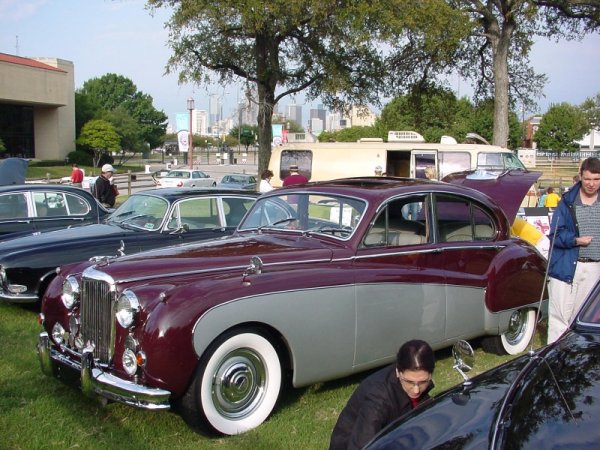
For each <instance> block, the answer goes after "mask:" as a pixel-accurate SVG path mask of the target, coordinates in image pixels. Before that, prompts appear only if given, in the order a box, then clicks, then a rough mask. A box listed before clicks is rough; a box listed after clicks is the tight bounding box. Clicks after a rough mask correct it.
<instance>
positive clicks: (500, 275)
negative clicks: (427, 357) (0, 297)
mask: <svg viewBox="0 0 600 450" xmlns="http://www.w3.org/2000/svg"><path fill="white" fill-rule="evenodd" d="M537 175H538V176H539V174H537ZM455 181H456V180H455ZM503 181H504V182H503ZM506 181H508V182H506ZM532 182H533V179H532V178H531V174H527V173H526V174H521V175H519V176H514V177H511V176H510V174H507V175H505V176H504V177H501V179H500V181H495V182H492V183H486V186H487V187H488V188H490V190H494V189H502V198H503V199H505V200H506V199H507V198H508V199H512V202H510V201H507V202H506V203H507V205H505V206H506V208H507V211H512V214H513V215H514V214H515V213H516V208H517V206H518V200H517V204H516V206H515V199H521V198H523V195H524V193H525V192H526V191H527V189H528V188H529V186H530V185H531V183H532ZM490 193H491V192H490ZM511 220H512V217H511ZM511 220H509V218H508V217H507V215H506V214H505V212H504V211H503V209H501V207H500V206H499V205H497V204H496V203H495V202H494V201H493V200H491V198H490V197H488V196H487V195H485V194H483V193H482V192H479V191H477V190H474V189H471V188H467V187H464V186H459V185H454V184H447V183H441V182H435V181H418V180H412V179H397V178H395V179H394V178H355V179H344V180H336V181H331V182H322V183H314V184H307V185H303V186H292V187H289V188H283V189H278V190H275V191H273V192H271V193H268V194H263V195H262V196H261V197H259V198H258V200H257V201H256V203H255V204H254V205H253V206H252V208H251V209H250V211H249V212H248V213H247V214H246V216H245V217H244V219H243V220H242V223H241V224H240V226H239V227H238V230H237V231H236V233H235V234H234V235H232V236H230V237H226V238H223V239H218V240H212V241H208V242H204V243H198V244H190V245H183V246H177V247H171V248H167V249H162V250H155V251H148V252H143V253H140V254H137V255H131V256H125V257H121V258H118V259H117V260H111V261H103V262H99V263H92V262H88V263H83V264H78V265H71V266H66V267H62V268H61V269H60V273H59V274H58V276H57V277H56V278H55V280H54V281H53V282H52V284H51V285H50V286H49V288H48V289H47V291H46V295H45V296H44V299H43V304H42V313H41V321H42V323H43V327H44V331H43V332H42V333H41V334H40V337H39V344H38V352H39V357H40V361H41V365H42V369H43V371H44V372H45V373H47V374H54V375H56V376H59V377H62V376H63V375H66V374H69V373H71V374H72V373H73V372H74V371H75V372H78V373H79V377H80V381H81V385H82V389H83V391H84V392H85V393H87V394H90V395H100V396H102V397H105V398H106V399H109V400H113V401H117V402H121V403H126V404H129V405H132V406H136V407H140V408H148V409H160V408H169V407H172V406H177V407H178V409H179V412H180V413H181V414H183V415H184V417H185V418H186V419H187V420H188V421H189V422H190V423H193V424H195V425H197V426H199V427H203V428H206V429H209V430H212V431H217V432H219V433H222V434H236V433H241V432H244V431H247V430H249V429H251V428H254V427H256V426H258V425H260V424H261V423H262V422H263V421H264V420H265V419H266V418H267V417H268V416H269V414H270V413H271V412H272V410H273V408H274V407H275V405H276V402H277V399H278V398H279V395H280V391H281V387H282V385H283V384H284V383H283V381H284V379H286V377H289V379H290V381H291V383H292V385H293V386H296V387H297V386H306V385H309V384H312V383H316V382H320V381H325V380H331V379H335V378H341V377H344V376H347V375H350V374H353V373H356V372H360V371H364V370H367V369H371V368H374V367H377V366H381V365H385V364H388V363H390V362H391V361H392V360H393V358H394V355H395V352H396V351H397V349H398V347H399V345H400V344H401V343H402V342H404V341H406V340H408V339H411V338H420V339H425V340H427V341H428V342H429V343H430V344H431V345H432V347H433V348H435V349H438V348H441V347H446V346H449V345H452V343H454V342H456V341H457V340H459V339H464V338H473V337H477V336H488V342H487V347H488V348H492V349H494V350H502V351H507V352H510V353H516V352H520V351H522V350H524V349H525V348H526V346H527V344H528V342H529V340H530V338H531V336H532V333H533V330H534V328H535V323H534V322H535V311H536V308H537V306H538V304H539V301H540V298H541V296H542V293H543V290H544V289H543V287H544V271H545V266H546V261H545V259H544V258H543V257H542V256H541V255H540V254H539V253H538V252H537V250H535V249H534V248H533V247H532V246H531V245H529V244H528V243H526V242H525V241H523V240H520V239H518V238H513V237H511V235H510V224H511ZM65 378H67V377H65Z"/></svg>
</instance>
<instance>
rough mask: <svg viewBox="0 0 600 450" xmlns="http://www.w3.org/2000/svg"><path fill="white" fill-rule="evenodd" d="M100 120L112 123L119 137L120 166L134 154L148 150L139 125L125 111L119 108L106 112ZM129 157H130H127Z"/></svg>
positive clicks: (101, 115)
mask: <svg viewBox="0 0 600 450" xmlns="http://www.w3.org/2000/svg"><path fill="white" fill-rule="evenodd" d="M100 118H102V119H103V120H106V121H107V122H109V123H111V124H112V125H113V126H114V127H115V131H116V132H117V134H118V135H119V138H120V143H119V148H120V151H119V164H123V163H124V162H125V161H127V160H128V159H129V158H131V155H132V154H135V153H139V152H143V151H145V150H146V149H147V147H146V143H145V141H144V136H143V131H142V129H141V128H140V126H139V123H138V122H136V120H135V119H134V118H133V117H132V116H131V115H130V114H129V113H128V112H127V111H126V110H125V108H123V107H121V106H118V107H117V108H115V109H114V110H112V111H104V112H103V113H102V114H100ZM127 155H129V156H127Z"/></svg>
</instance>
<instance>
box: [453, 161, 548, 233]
mask: <svg viewBox="0 0 600 450" xmlns="http://www.w3.org/2000/svg"><path fill="white" fill-rule="evenodd" d="M541 176H542V173H541V172H530V171H523V170H509V171H506V172H503V173H501V174H497V173H493V172H487V171H481V170H474V171H473V170H472V171H467V172H457V173H452V174H450V175H447V176H446V177H444V179H443V180H442V181H445V182H447V183H452V184H459V185H462V186H467V187H470V188H472V189H476V190H478V191H480V192H483V193H484V194H486V195H487V196H488V197H491V198H493V199H494V200H495V201H496V203H497V204H498V205H499V206H500V208H502V210H503V211H504V214H506V217H508V219H509V220H510V222H511V223H513V222H514V221H515V218H516V216H517V212H518V211H519V208H520V206H521V203H522V202H523V198H524V197H525V195H526V194H527V192H528V191H529V189H530V188H531V186H532V185H533V184H535V183H536V182H537V180H538V179H539V178H540V177H541Z"/></svg>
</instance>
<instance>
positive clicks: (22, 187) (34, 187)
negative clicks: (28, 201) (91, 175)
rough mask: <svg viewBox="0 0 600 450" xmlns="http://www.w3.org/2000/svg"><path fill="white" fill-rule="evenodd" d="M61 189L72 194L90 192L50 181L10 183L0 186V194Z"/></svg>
mask: <svg viewBox="0 0 600 450" xmlns="http://www.w3.org/2000/svg"><path fill="white" fill-rule="evenodd" d="M48 190H52V191H62V192H71V193H74V194H80V195H81V193H82V192H83V193H84V194H83V195H85V194H90V193H89V192H88V191H86V190H85V189H82V188H80V187H77V186H70V185H67V184H51V183H31V184H11V185H7V186H0V194H3V193H6V192H23V191H48ZM90 195H91V194H90Z"/></svg>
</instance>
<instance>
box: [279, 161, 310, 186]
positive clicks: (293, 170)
mask: <svg viewBox="0 0 600 450" xmlns="http://www.w3.org/2000/svg"><path fill="white" fill-rule="evenodd" d="M305 183H308V178H306V177H305V176H304V175H302V174H300V172H299V171H298V166H297V165H296V164H292V165H291V166H290V174H289V175H288V176H287V177H285V178H284V180H283V186H291V185H292V184H305Z"/></svg>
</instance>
